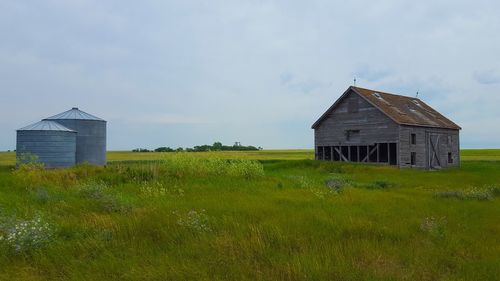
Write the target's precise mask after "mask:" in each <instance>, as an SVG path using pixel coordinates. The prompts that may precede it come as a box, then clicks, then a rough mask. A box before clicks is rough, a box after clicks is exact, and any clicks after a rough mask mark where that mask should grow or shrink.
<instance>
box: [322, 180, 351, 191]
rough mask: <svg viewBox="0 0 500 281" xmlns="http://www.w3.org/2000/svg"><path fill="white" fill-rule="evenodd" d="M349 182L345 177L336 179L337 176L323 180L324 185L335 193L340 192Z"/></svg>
mask: <svg viewBox="0 0 500 281" xmlns="http://www.w3.org/2000/svg"><path fill="white" fill-rule="evenodd" d="M348 184H349V181H348V180H345V179H338V178H331V179H327V180H325V185H326V186H327V187H328V188H329V189H330V190H332V191H333V192H336V193H341V192H342V191H343V190H344V187H345V186H346V185H348Z"/></svg>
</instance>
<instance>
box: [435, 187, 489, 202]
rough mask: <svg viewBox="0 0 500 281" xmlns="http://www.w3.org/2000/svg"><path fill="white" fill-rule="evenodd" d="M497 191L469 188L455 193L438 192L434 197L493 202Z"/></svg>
mask: <svg viewBox="0 0 500 281" xmlns="http://www.w3.org/2000/svg"><path fill="white" fill-rule="evenodd" d="M495 192H496V189H491V188H482V189H481V188H477V187H473V188H469V189H465V190H455V191H443V192H436V193H434V196H436V197H440V198H456V199H460V200H477V201H487V200H493V196H494V194H495Z"/></svg>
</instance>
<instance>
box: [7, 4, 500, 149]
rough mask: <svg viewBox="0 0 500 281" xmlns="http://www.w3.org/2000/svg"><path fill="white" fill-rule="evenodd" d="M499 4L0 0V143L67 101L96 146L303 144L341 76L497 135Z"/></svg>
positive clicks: (494, 138)
mask: <svg viewBox="0 0 500 281" xmlns="http://www.w3.org/2000/svg"><path fill="white" fill-rule="evenodd" d="M498 15H500V2H499V1H484V0H476V1H460V0H458V1H443V0H434V1H426V0H423V1H401V0H397V1H396V0H380V1H333V0H325V1H316V0H310V1H295V0H283V1H263V0H248V1H237V0H234V1H227V0H226V1H219V0H211V1H201V0H200V1H190V0H182V1H168V0H151V1H126V0H107V1H102V0H65V1H63V0H0V150H9V149H10V150H13V149H15V138H16V133H15V130H16V129H18V128H21V127H24V126H26V125H28V124H31V123H34V122H36V121H39V120H40V119H42V118H45V117H48V116H51V115H54V114H57V113H60V112H63V111H66V110H68V109H70V108H71V107H79V108H80V109H82V110H83V111H86V112H88V113H91V114H93V115H96V116H99V117H101V118H103V119H105V120H107V121H108V124H107V126H108V149H110V150H128V149H132V148H138V147H144V148H156V147H159V146H170V147H179V146H181V147H191V146H194V145H200V144H211V143H213V142H215V141H221V142H223V143H224V144H233V143H234V142H236V141H238V142H241V143H242V144H243V145H254V146H261V147H264V148H265V149H274V148H281V149H288V148H312V147H313V130H312V129H311V125H312V123H314V121H316V119H317V118H319V116H320V115H321V114H322V113H323V112H324V111H325V110H326V109H327V108H328V107H329V106H330V105H331V104H332V103H333V102H334V101H335V100H336V99H337V98H338V97H339V96H340V95H341V94H342V93H343V92H344V91H345V90H346V89H347V88H348V87H349V86H350V85H352V84H353V78H354V77H356V79H357V82H356V84H357V86H360V87H365V88H372V89H377V90H380V91H387V92H393V93H399V94H402V95H408V96H414V95H415V94H416V92H417V91H418V92H419V98H420V99H422V100H424V101H425V102H426V103H428V104H429V105H431V106H432V107H434V108H435V109H437V110H438V111H440V112H441V113H443V114H444V115H445V116H447V117H448V118H450V119H451V120H453V121H455V122H456V123H457V124H459V125H460V126H461V127H462V131H461V146H462V148H499V147H500V109H499V106H500V16H498Z"/></svg>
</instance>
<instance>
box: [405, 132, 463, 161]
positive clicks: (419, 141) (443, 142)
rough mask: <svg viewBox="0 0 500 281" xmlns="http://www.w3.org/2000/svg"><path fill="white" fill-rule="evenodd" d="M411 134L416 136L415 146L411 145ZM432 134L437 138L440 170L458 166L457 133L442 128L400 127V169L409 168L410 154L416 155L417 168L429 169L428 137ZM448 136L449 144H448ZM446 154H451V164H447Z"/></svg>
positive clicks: (458, 148)
mask: <svg viewBox="0 0 500 281" xmlns="http://www.w3.org/2000/svg"><path fill="white" fill-rule="evenodd" d="M411 134H415V135H416V144H415V145H412V144H411V141H410V139H411ZM431 134H433V135H435V136H436V138H439V143H438V151H439V160H440V164H441V167H442V168H446V167H453V166H459V165H460V140H459V131H458V130H451V129H442V128H427V127H415V126H404V125H401V126H400V129H399V139H400V142H399V163H400V167H411V163H410V161H411V159H410V157H411V152H415V153H416V165H414V166H413V167H417V168H426V169H428V168H431V167H430V165H429V160H430V156H431V148H430V143H429V137H430V135H431ZM448 136H449V137H450V141H451V143H448ZM448 152H451V153H452V159H453V163H448Z"/></svg>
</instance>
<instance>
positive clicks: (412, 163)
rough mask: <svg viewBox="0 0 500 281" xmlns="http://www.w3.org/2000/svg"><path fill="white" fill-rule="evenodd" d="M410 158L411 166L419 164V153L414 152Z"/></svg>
mask: <svg viewBox="0 0 500 281" xmlns="http://www.w3.org/2000/svg"><path fill="white" fill-rule="evenodd" d="M410 158H411V159H410V163H411V165H412V166H415V165H416V164H417V153H416V152H412V153H411V157H410Z"/></svg>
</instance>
